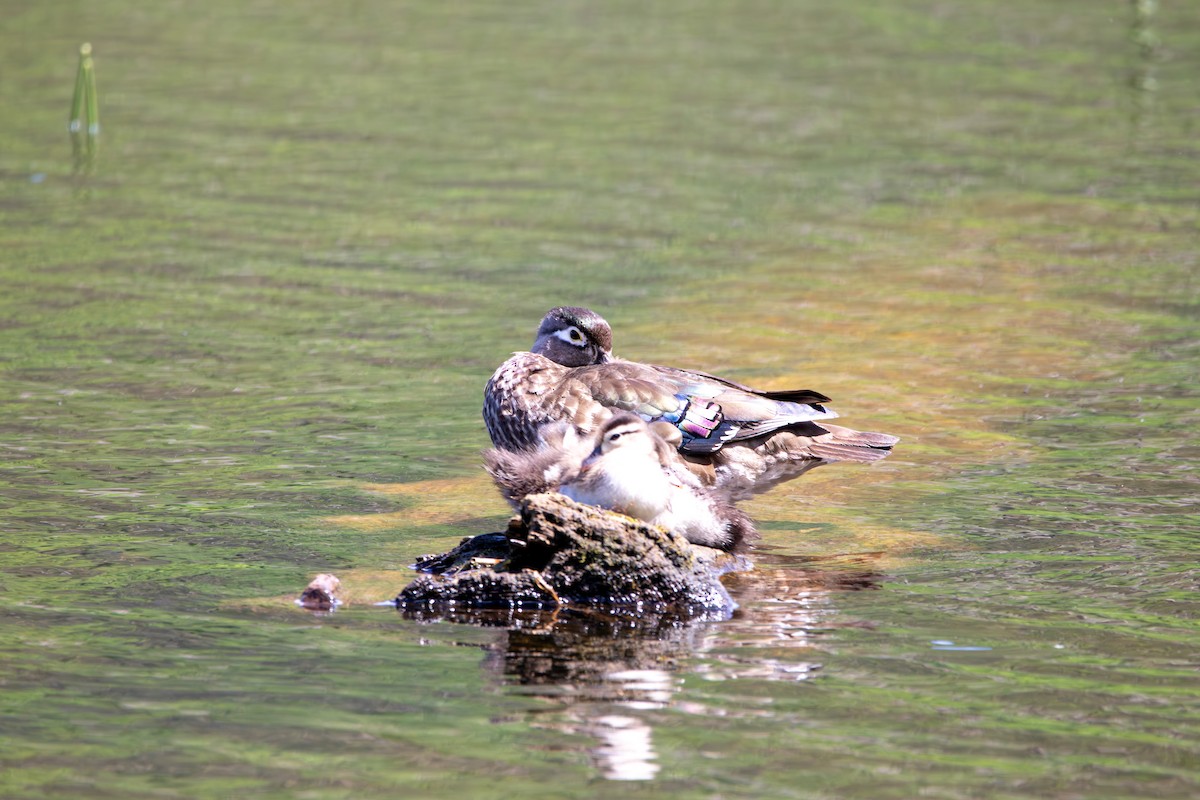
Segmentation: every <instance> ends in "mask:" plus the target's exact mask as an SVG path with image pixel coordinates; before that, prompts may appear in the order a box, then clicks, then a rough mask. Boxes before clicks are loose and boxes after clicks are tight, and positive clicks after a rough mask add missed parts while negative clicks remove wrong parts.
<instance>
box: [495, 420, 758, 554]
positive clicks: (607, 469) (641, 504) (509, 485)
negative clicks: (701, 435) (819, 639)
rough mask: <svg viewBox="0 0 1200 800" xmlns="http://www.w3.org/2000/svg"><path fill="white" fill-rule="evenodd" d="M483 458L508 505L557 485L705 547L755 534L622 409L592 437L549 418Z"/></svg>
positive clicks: (729, 545) (737, 543)
mask: <svg viewBox="0 0 1200 800" xmlns="http://www.w3.org/2000/svg"><path fill="white" fill-rule="evenodd" d="M661 424H662V423H657V424H656V427H657V426H658V425H661ZM484 461H485V463H486V465H487V469H488V472H489V473H491V475H492V478H493V480H495V482H496V485H497V487H499V489H500V492H501V493H502V494H503V495H504V496H505V497H506V498H507V499H508V500H509V502H510V503H512V504H513V505H514V506H516V505H519V503H520V501H521V499H522V498H524V497H525V496H527V495H530V494H535V493H539V492H546V491H559V492H562V494H564V495H566V496H567V497H569V498H571V499H572V500H575V501H576V502H579V503H585V504H587V505H593V506H599V507H600V508H606V509H609V510H611V511H616V512H618V513H620V514H625V515H626V516H630V517H633V518H635V519H640V520H643V521H645V522H649V523H651V524H654V525H661V526H663V527H664V528H667V529H669V530H672V531H675V532H676V533H678V534H680V535H682V536H683V537H685V538H686V539H687V540H688V541H690V542H692V543H693V544H701V545H705V546H706V547H715V548H718V549H722V550H731V551H741V550H744V549H746V548H747V547H749V545H750V544H751V543H752V542H753V541H754V540H755V539H756V538H757V536H758V534H757V532H756V531H755V529H754V524H753V523H752V522H751V521H750V518H749V517H748V516H746V514H745V513H743V512H742V511H740V510H739V509H738V508H736V507H735V506H734V505H733V503H732V502H729V501H727V500H725V499H722V498H721V497H719V496H718V495H717V494H716V493H715V492H713V491H712V490H710V489H707V488H705V487H704V486H702V485H701V483H700V480H699V479H698V478H697V477H696V476H695V475H693V474H692V473H691V472H690V471H689V470H688V469H686V468H683V467H682V466H681V464H682V462H681V461H680V460H679V458H678V456H677V455H676V452H675V448H674V446H673V445H671V444H668V443H667V442H666V441H665V440H664V439H663V438H661V437H660V436H659V435H658V433H657V431H656V430H653V429H652V428H651V426H649V425H647V424H646V422H645V421H644V420H643V419H642V418H641V417H639V416H638V415H636V414H632V413H629V412H626V411H618V412H615V413H614V414H612V416H610V417H609V418H608V420H607V421H606V422H604V423H603V424H602V425H601V426H600V429H599V430H598V431H597V432H596V434H595V435H594V436H593V437H589V438H580V437H578V436H577V435H575V432H574V429H572V428H570V427H569V426H566V425H563V424H561V423H558V424H552V425H549V426H547V427H546V428H545V429H544V430H543V435H542V438H541V441H540V443H539V445H538V446H537V447H535V448H527V449H522V450H499V449H496V450H489V451H487V452H486V453H484Z"/></svg>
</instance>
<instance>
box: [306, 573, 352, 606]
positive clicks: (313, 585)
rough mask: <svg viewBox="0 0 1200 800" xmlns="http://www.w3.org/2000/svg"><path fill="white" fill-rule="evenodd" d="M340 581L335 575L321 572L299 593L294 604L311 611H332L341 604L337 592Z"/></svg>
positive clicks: (338, 592) (339, 590)
mask: <svg viewBox="0 0 1200 800" xmlns="http://www.w3.org/2000/svg"><path fill="white" fill-rule="evenodd" d="M341 590H342V582H341V581H340V580H338V579H337V576H336V575H330V574H328V573H325V572H323V573H321V574H320V575H318V576H317V577H315V578H313V579H312V581H311V582H310V583H309V584H308V587H307V588H306V589H305V590H304V591H303V592H301V593H300V597H299V598H297V599H296V604H297V605H299V606H300V607H302V608H307V609H311V610H313V611H332V610H333V609H335V608H337V607H338V606H340V605H341V604H342V601H341V599H340V598H339V596H338V595H339V594H340V593H341Z"/></svg>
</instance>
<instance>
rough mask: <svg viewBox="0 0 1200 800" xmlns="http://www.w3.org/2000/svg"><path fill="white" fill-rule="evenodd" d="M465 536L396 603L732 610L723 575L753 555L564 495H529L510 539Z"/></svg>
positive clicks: (426, 562)
mask: <svg viewBox="0 0 1200 800" xmlns="http://www.w3.org/2000/svg"><path fill="white" fill-rule="evenodd" d="M497 537H498V535H497V534H485V535H484V536H482V537H478V536H477V537H474V538H473V539H467V540H464V541H463V542H462V543H460V544H459V546H458V547H456V548H455V549H454V550H452V551H450V553H447V554H445V555H443V556H430V557H425V558H423V559H421V560H419V561H418V567H420V568H424V569H428V570H429V571H430V572H432V573H440V574H426V575H422V576H420V577H418V578H417V579H416V580H414V581H413V582H412V583H410V584H409V585H408V586H407V587H405V589H404V590H403V591H402V592H400V595H399V596H398V597H397V598H396V605H397V606H398V607H400V608H403V609H414V608H419V607H438V606H442V607H446V606H468V607H476V608H497V607H526V608H555V607H560V606H597V607H619V608H653V609H670V610H672V611H675V612H677V613H707V614H711V612H713V611H722V612H724V613H729V612H730V611H732V608H733V602H732V601H731V600H730V598H729V595H728V593H727V592H726V591H725V589H724V587H723V586H721V582H720V580H719V576H720V574H722V573H723V572H729V571H731V570H737V569H746V568H747V567H748V564H749V562H748V561H746V559H744V558H741V557H738V556H731V555H729V554H728V553H724V552H722V551H720V550H711V549H709V548H706V547H697V546H695V545H692V544H690V543H689V542H688V541H687V540H686V539H684V538H683V537H682V536H679V535H677V534H674V533H671V532H670V531H667V530H665V529H663V528H660V527H658V526H655V525H649V524H646V523H644V522H640V521H638V520H635V519H631V518H629V517H626V516H623V515H621V514H614V513H612V512H610V511H605V510H603V509H600V508H596V507H594V506H587V505H581V504H579V503H576V502H574V501H572V500H570V499H568V498H566V497H563V496H562V495H560V494H557V493H550V494H536V495H530V496H529V497H527V498H525V500H524V502H523V503H522V504H521V511H520V514H519V515H518V516H517V517H515V518H514V519H513V520H512V522H510V523H509V528H508V531H507V532H506V533H505V534H504V535H503V537H504V541H505V542H507V553H505V549H506V548H505V547H504V546H502V545H501V543H500V540H499V539H498V538H497Z"/></svg>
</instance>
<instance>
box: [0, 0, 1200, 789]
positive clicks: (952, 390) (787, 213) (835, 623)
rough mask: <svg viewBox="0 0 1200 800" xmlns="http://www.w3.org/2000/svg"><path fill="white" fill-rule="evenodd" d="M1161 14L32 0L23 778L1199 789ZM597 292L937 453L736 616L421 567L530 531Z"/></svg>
mask: <svg viewBox="0 0 1200 800" xmlns="http://www.w3.org/2000/svg"><path fill="white" fill-rule="evenodd" d="M1140 9H1141V10H1140V12H1139V11H1138V6H1135V5H1134V4H1132V3H1128V2H1115V1H1114V2H1102V3H1101V2H1091V1H1090V0H1089V1H1088V2H1084V0H1062V2H1055V3H1046V2H1026V1H1025V0H1017V1H1016V2H1009V3H1003V4H1000V3H996V4H986V5H984V4H947V3H932V2H911V1H901V0H892V1H889V2H881V3H841V4H834V3H814V2H795V3H768V2H753V3H707V2H704V3H686V4H685V3H666V4H654V5H651V6H650V7H649V8H647V7H645V6H644V4H639V3H607V4H589V3H578V2H561V3H530V4H505V3H476V2H471V3H456V4H418V3H385V2H376V1H375V0H362V1H361V2H347V3H342V4H328V3H316V2H290V3H277V2H270V1H268V2H255V3H226V2H208V3H193V2H173V3H156V4H145V3H126V2H105V1H104V0H101V2H95V3H68V2H62V3H48V2H33V1H28V2H21V1H19V0H17V1H15V2H14V1H11V0H10V2H7V3H5V4H4V13H3V14H0V254H2V255H0V451H2V452H3V460H2V461H0V594H2V595H3V597H4V599H5V613H4V617H3V622H2V623H0V765H2V767H0V796H3V797H12V798H43V797H114V798H116V797H120V798H142V797H146V798H149V797H156V798H161V797H179V798H209V797H212V798H218V797H222V798H223V797H310V798H343V797H345V798H351V797H353V798H362V797H395V796H400V795H404V796H412V797H428V798H442V797H456V798H458V797H471V798H477V797H478V798H489V797H496V798H507V797H529V798H540V797H545V798H562V797H627V796H631V795H632V796H639V797H680V798H692V797H695V798H716V797H725V798H728V797H745V798H775V797H778V798H820V799H821V800H825V799H827V798H863V799H864V800H876V799H878V798H898V799H899V798H912V797H918V796H920V797H935V798H981V797H986V798H1029V797H1038V798H1080V797H1084V798H1129V797H1155V798H1185V797H1194V796H1196V795H1197V794H1200V681H1198V680H1197V669H1198V668H1200V656H1198V655H1197V654H1198V653H1200V621H1198V618H1200V585H1198V579H1197V571H1196V569H1195V563H1196V552H1197V549H1198V548H1200V523H1198V522H1197V519H1198V516H1197V512H1198V511H1200V508H1198V506H1200V479H1198V478H1197V474H1196V471H1195V464H1196V462H1197V456H1200V441H1198V440H1197V436H1196V433H1195V430H1196V427H1197V423H1198V422H1200V416H1198V408H1200V403H1198V402H1197V397H1198V394H1200V392H1198V391H1197V384H1198V381H1197V374H1198V371H1200V323H1198V321H1197V316H1198V314H1197V312H1198V310H1200V204H1198V200H1200V148H1198V147H1197V142H1200V110H1198V107H1197V101H1196V98H1197V97H1198V96H1200V91H1198V90H1200V6H1197V5H1196V4H1194V3H1183V2H1169V1H1167V0H1163V1H1162V2H1160V3H1158V4H1157V5H1155V4H1153V3H1146V2H1143V3H1142V4H1141V5H1140ZM85 41H87V42H91V43H92V45H93V48H94V56H95V63H96V73H95V74H96V80H97V85H98V89H99V96H100V114H101V121H102V125H103V129H102V133H101V137H100V140H99V142H98V147H97V149H96V154H95V160H94V162H93V163H92V164H90V165H85V164H77V163H75V162H74V161H73V156H72V148H71V142H70V140H69V137H68V135H67V132H66V121H67V116H68V111H69V108H70V104H71V93H72V89H73V82H74V78H75V70H76V59H77V54H78V49H79V45H80V44H81V43H83V42H85ZM559 303H571V304H582V305H589V306H592V307H594V308H596V309H597V310H599V311H601V312H602V313H603V314H604V315H605V316H606V317H607V318H608V319H609V320H610V321H611V322H612V323H613V325H614V327H615V329H616V336H617V351H618V352H619V353H621V354H623V355H626V356H628V357H634V358H640V359H647V360H656V361H660V362H665V363H673V364H679V365H687V366H696V367H702V368H705V369H707V370H709V371H713V372H718V373H721V374H727V375H730V376H731V377H735V378H739V379H742V380H745V381H748V382H752V383H756V384H762V385H764V386H769V387H772V388H782V387H787V386H805V387H811V388H814V389H817V390H820V391H823V392H826V393H828V394H830V395H831V396H833V397H834V398H835V408H837V409H838V410H839V411H840V412H841V413H842V415H843V417H844V418H845V421H846V423H847V424H849V425H852V426H856V427H861V428H868V429H875V430H883V431H888V432H891V433H895V434H898V435H900V436H902V437H903V443H902V447H901V448H899V449H898V450H897V452H896V453H895V454H894V455H893V456H892V457H891V458H890V459H888V460H887V461H885V462H883V463H881V464H879V465H875V466H872V467H854V466H849V465H844V466H837V467H830V468H826V469H822V470H818V471H816V472H815V473H813V474H811V475H810V476H806V477H805V478H802V479H801V480H799V481H797V482H795V483H793V484H788V485H785V486H783V487H780V488H778V489H776V490H774V491H772V492H770V493H769V494H767V495H765V496H764V497H762V498H761V499H759V500H756V501H755V502H754V503H752V504H750V506H749V510H750V511H751V512H752V513H754V514H755V516H756V517H757V518H758V519H759V520H760V524H761V527H762V528H763V530H764V545H763V548H762V550H761V552H760V553H759V555H758V556H757V562H758V568H757V569H756V570H755V571H754V572H753V573H749V574H746V575H740V576H736V577H733V578H731V580H730V588H731V591H732V592H733V594H734V596H735V597H736V598H737V599H738V600H739V601H740V603H741V608H740V609H739V611H738V613H737V614H736V616H735V617H734V619H732V620H729V621H724V622H703V623H697V624H695V625H693V626H691V627H686V626H682V627H681V626H677V625H670V624H666V623H665V622H664V623H661V624H660V623H658V622H657V621H655V620H653V619H647V620H641V621H639V624H637V625H631V624H630V621H628V620H609V619H587V620H585V621H584V622H582V623H581V622H580V621H579V620H577V619H569V618H558V619H556V618H553V617H550V616H547V615H542V616H538V615H533V616H530V617H523V618H518V619H473V620H461V621H452V620H450V619H442V620H436V619H433V620H431V619H425V620H417V619H408V618H404V617H401V616H400V615H398V614H397V613H396V612H395V611H394V610H391V609H388V608H385V607H376V606H373V605H372V604H371V603H372V602H374V601H376V600H384V599H386V598H387V597H389V596H390V595H391V594H393V593H394V592H395V591H396V590H398V589H399V588H400V587H401V586H403V584H404V583H405V582H406V581H407V580H408V578H409V573H407V572H406V571H405V567H406V565H407V564H409V563H411V562H412V560H413V559H414V558H415V557H416V556H418V555H420V554H422V553H426V552H430V551H435V550H439V549H445V548H446V547H448V546H449V545H451V544H453V543H455V542H456V541H457V540H458V539H459V538H460V537H462V536H465V535H471V534H475V533H480V532H484V531H491V530H498V529H500V528H501V526H502V525H503V523H504V519H505V516H506V509H505V507H504V505H503V504H502V503H501V502H500V500H499V499H498V497H497V496H496V495H495V494H494V493H493V492H492V491H490V489H489V488H488V487H487V486H486V484H485V483H484V482H483V481H482V480H481V478H480V471H479V466H478V464H479V458H478V453H479V450H480V449H481V448H483V447H484V446H485V445H486V435H485V433H484V431H483V426H482V421H481V419H480V415H479V406H480V400H481V398H480V393H481V390H482V386H483V383H484V382H485V381H486V379H487V377H488V375H489V374H490V373H491V371H492V370H493V369H494V368H495V366H496V365H497V364H498V363H500V361H502V360H503V359H504V358H505V357H506V356H507V354H508V353H509V352H511V351H512V350H516V349H520V348H524V347H526V346H528V344H529V342H530V339H531V334H532V331H533V328H534V326H535V325H536V323H537V320H538V319H539V318H540V317H541V315H542V313H543V312H544V311H545V310H546V309H547V308H549V307H550V306H552V305H556V304H559ZM322 571H332V572H335V573H336V574H338V575H339V576H341V577H342V579H343V581H344V582H345V583H346V585H347V588H348V591H349V592H350V593H351V603H350V604H349V605H348V606H347V607H345V608H343V609H342V610H340V611H338V612H337V613H336V614H334V615H332V616H313V615H311V614H308V613H307V612H303V611H301V610H300V609H298V608H296V607H295V606H294V605H293V604H292V602H291V600H292V598H293V597H294V596H295V595H296V594H297V593H298V592H299V590H300V589H301V588H302V587H303V586H304V585H305V583H306V582H307V581H308V579H309V578H310V577H311V576H312V575H313V574H315V573H317V572H322ZM621 778H624V779H628V780H618V779H621Z"/></svg>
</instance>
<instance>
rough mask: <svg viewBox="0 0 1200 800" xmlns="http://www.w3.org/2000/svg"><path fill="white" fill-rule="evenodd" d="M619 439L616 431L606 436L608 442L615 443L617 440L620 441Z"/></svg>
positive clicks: (619, 435) (619, 436)
mask: <svg viewBox="0 0 1200 800" xmlns="http://www.w3.org/2000/svg"><path fill="white" fill-rule="evenodd" d="M620 438H621V434H620V433H619V432H617V431H613V432H612V433H610V434H609V435H608V440H609V441H610V442H615V441H616V440H617V439H620Z"/></svg>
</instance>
